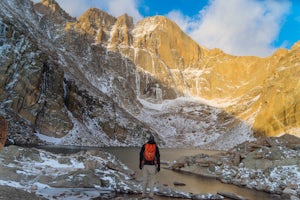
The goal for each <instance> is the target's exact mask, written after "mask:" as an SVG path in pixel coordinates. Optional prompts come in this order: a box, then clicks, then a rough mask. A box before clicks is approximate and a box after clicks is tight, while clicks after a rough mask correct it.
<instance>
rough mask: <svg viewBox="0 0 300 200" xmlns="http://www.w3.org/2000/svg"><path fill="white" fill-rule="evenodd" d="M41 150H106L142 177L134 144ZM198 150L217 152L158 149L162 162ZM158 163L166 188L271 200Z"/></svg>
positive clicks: (267, 195) (266, 196) (255, 192)
mask: <svg viewBox="0 0 300 200" xmlns="http://www.w3.org/2000/svg"><path fill="white" fill-rule="evenodd" d="M41 148H43V149H46V150H49V151H51V152H53V153H64V154H69V153H75V152H78V151H79V150H87V149H99V150H104V151H106V152H109V153H111V154H113V155H115V156H116V157H117V158H118V159H120V160H121V161H122V162H123V163H124V164H125V165H127V166H128V167H129V168H130V169H132V170H134V171H135V172H136V177H137V179H139V178H141V177H142V171H141V170H140V169H139V168H138V166H139V151H140V148H134V147H109V148H90V147H87V148H86V147H81V148H77V147H68V148H66V147H53V146H52V147H41ZM200 153H204V154H210V155H211V154H214V153H216V151H208V150H201V149H180V148H170V149H163V148H160V155H161V162H162V163H164V162H169V161H173V160H176V159H178V158H180V157H181V156H192V155H197V154H200ZM163 167H164V165H163V164H162V165H161V171H160V172H159V173H158V174H157V176H156V181H157V183H158V184H160V185H168V187H170V188H173V189H176V190H179V191H183V192H188V193H194V194H199V193H211V194H216V193H217V192H218V191H222V192H231V193H235V194H238V195H241V196H243V197H246V198H247V199H249V200H272V199H273V198H272V195H271V194H269V193H265V192H260V191H256V190H250V189H248V188H244V187H238V186H234V185H230V184H224V183H221V182H220V181H218V180H216V179H214V178H206V177H202V176H197V175H192V174H187V173H180V172H176V171H172V170H168V169H164V168H163ZM174 182H181V183H184V184H185V186H174V184H173V183H174Z"/></svg>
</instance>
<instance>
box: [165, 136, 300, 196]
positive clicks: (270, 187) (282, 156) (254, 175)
mask: <svg viewBox="0 0 300 200" xmlns="http://www.w3.org/2000/svg"><path fill="white" fill-rule="evenodd" d="M299 157H300V139H299V138H297V137H294V136H292V135H284V136H282V137H278V138H259V139H258V140H257V141H255V142H244V143H242V144H240V145H238V146H236V147H234V148H232V149H230V150H229V151H226V152H221V153H219V154H215V155H206V154H198V155H196V156H190V157H182V158H180V159H178V160H176V161H174V162H172V163H170V164H169V166H168V169H172V170H177V171H180V172H186V173H192V174H195V175H200V176H205V177H212V178H216V179H218V180H220V181H221V182H223V183H227V184H234V185H237V186H240V187H247V188H250V189H253V190H257V191H263V192H268V193H270V194H272V195H273V196H274V199H287V200H290V199H293V200H298V199H300V160H299Z"/></svg>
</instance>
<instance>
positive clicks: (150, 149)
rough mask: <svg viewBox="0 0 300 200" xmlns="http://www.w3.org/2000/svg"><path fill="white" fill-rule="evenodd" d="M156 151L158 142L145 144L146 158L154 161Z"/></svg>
mask: <svg viewBox="0 0 300 200" xmlns="http://www.w3.org/2000/svg"><path fill="white" fill-rule="evenodd" d="M155 153H156V144H148V143H147V144H145V151H144V158H145V160H146V161H154V160H155Z"/></svg>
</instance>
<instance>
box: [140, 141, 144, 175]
mask: <svg viewBox="0 0 300 200" xmlns="http://www.w3.org/2000/svg"><path fill="white" fill-rule="evenodd" d="M144 151H145V145H143V146H142V148H141V151H140V162H139V168H140V169H142V168H143V166H142V161H143V159H144Z"/></svg>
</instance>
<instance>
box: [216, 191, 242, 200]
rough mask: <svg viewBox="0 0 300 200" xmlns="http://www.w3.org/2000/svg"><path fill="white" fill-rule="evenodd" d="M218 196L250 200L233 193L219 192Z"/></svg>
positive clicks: (236, 199)
mask: <svg viewBox="0 0 300 200" xmlns="http://www.w3.org/2000/svg"><path fill="white" fill-rule="evenodd" d="M217 194H219V195H221V196H224V197H227V198H230V199H235V200H248V199H247V198H246V197H243V196H240V195H237V194H234V193H231V192H221V191H220V192H217Z"/></svg>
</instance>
